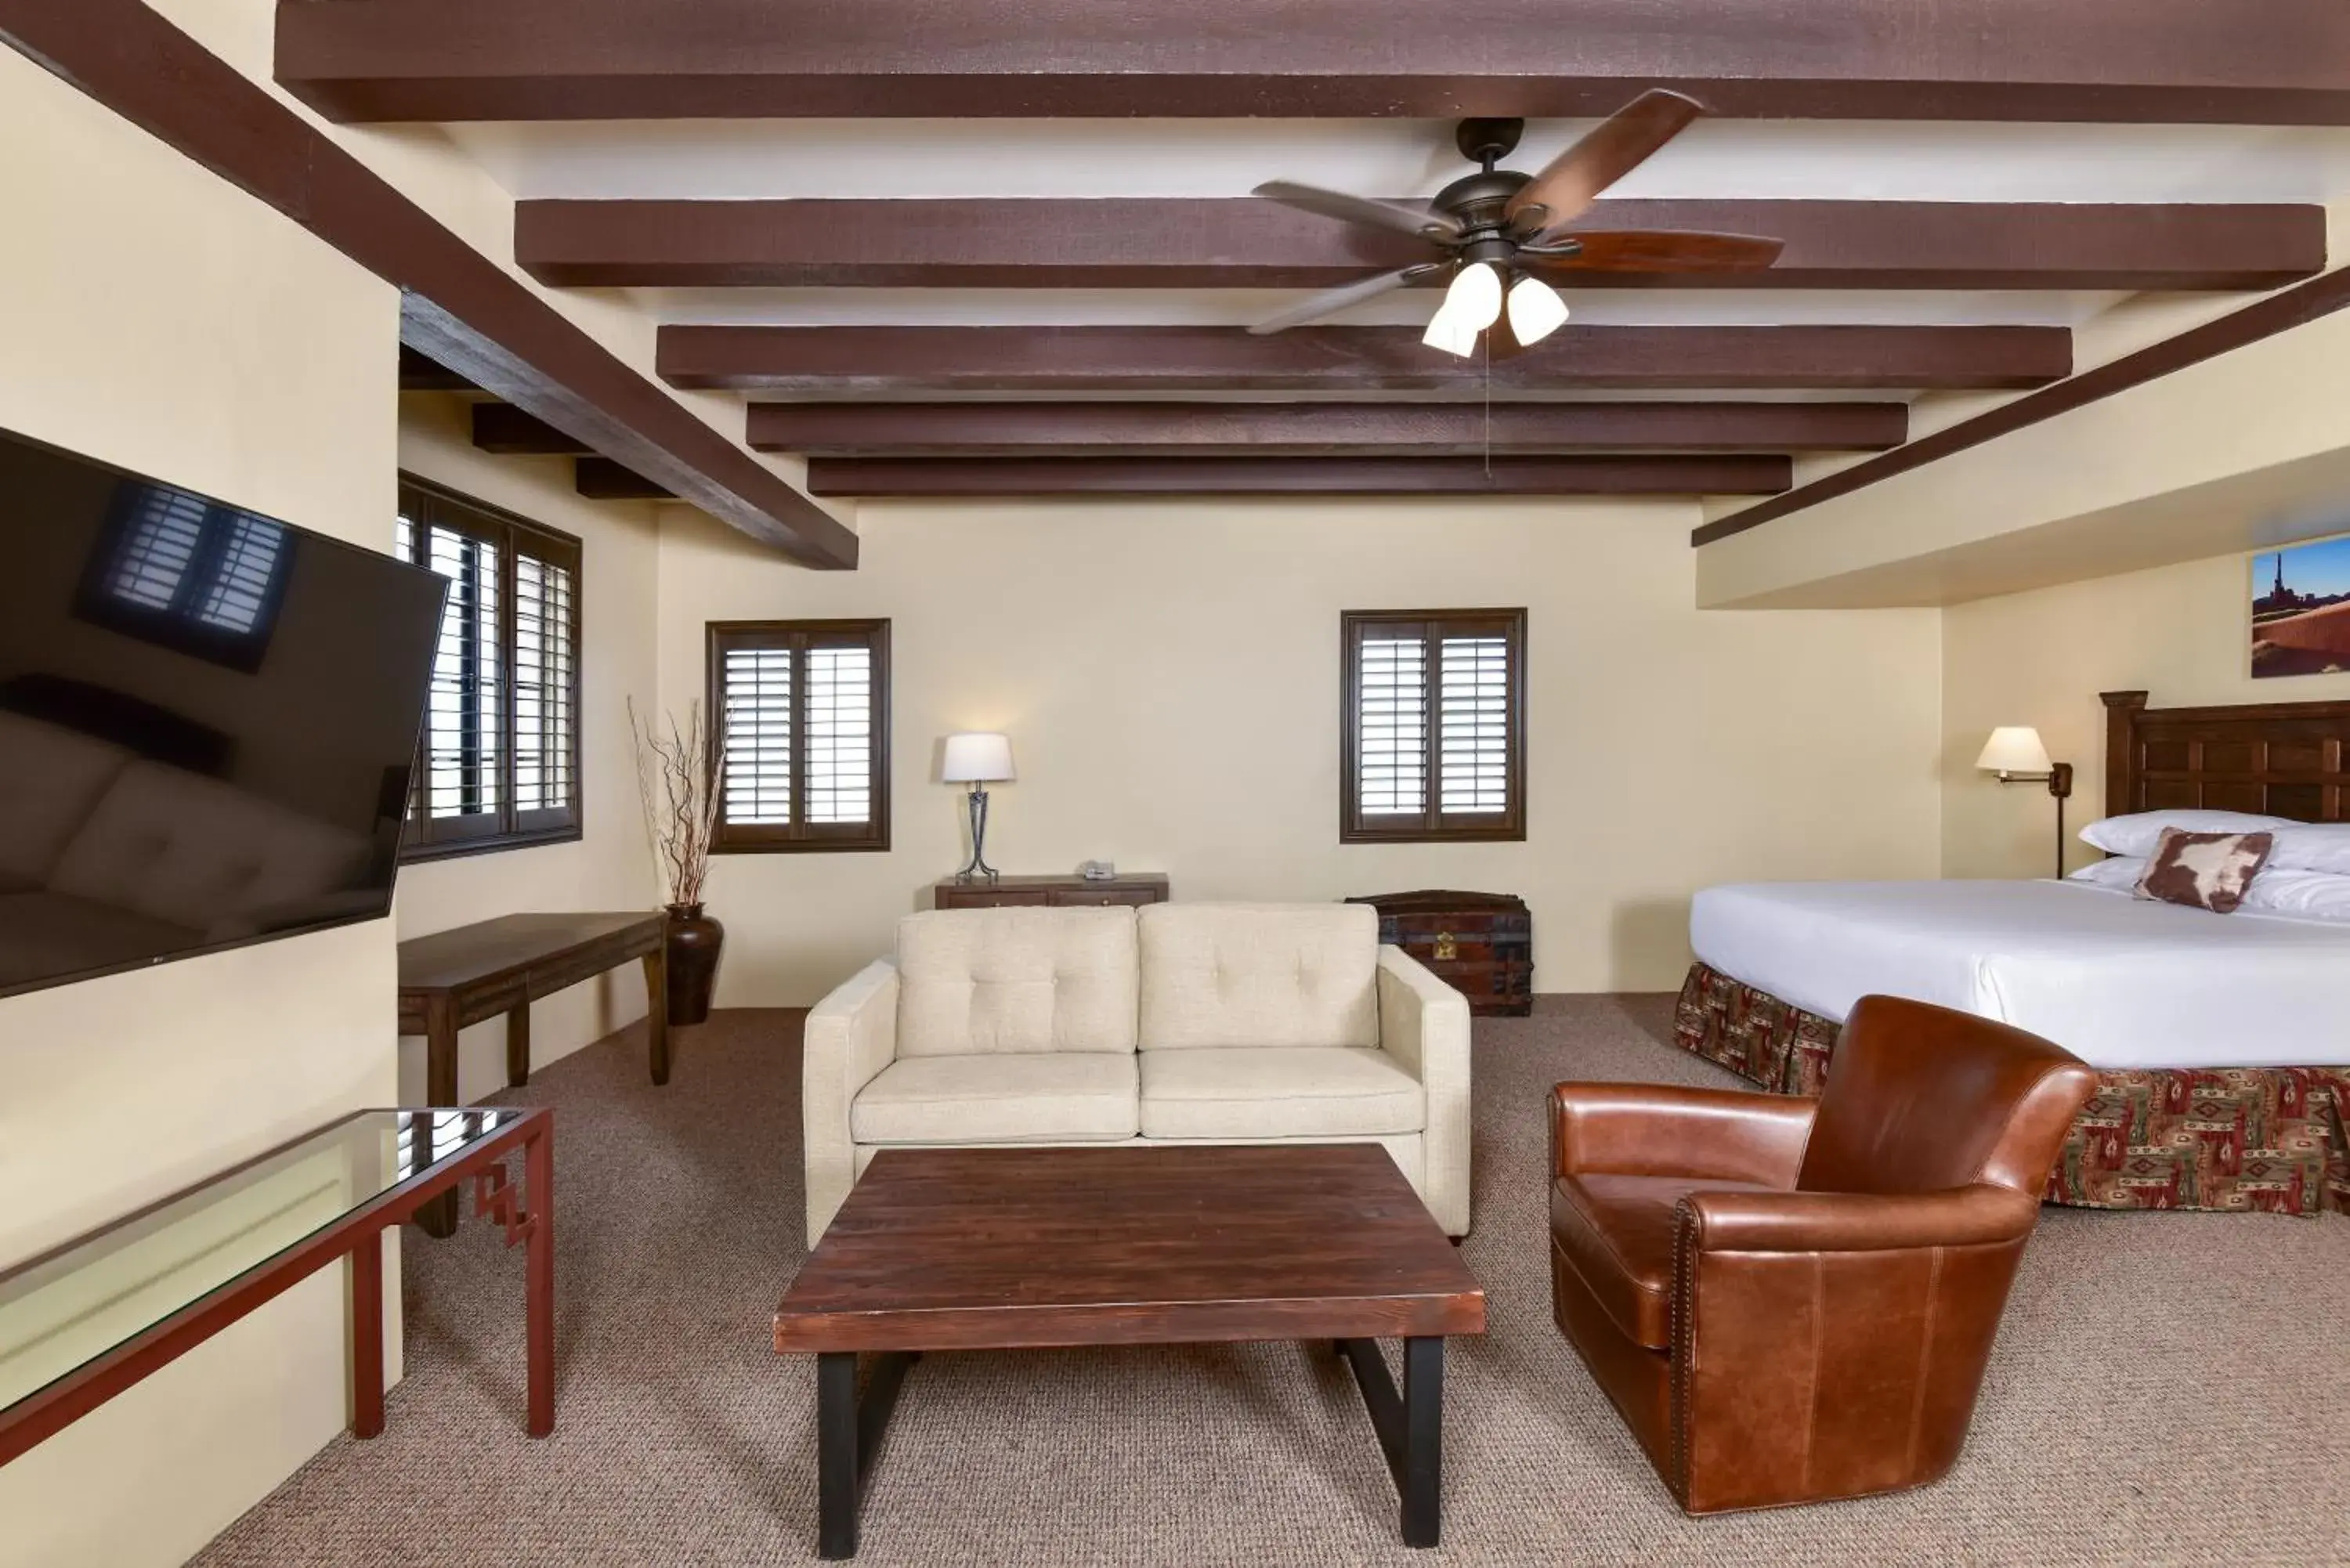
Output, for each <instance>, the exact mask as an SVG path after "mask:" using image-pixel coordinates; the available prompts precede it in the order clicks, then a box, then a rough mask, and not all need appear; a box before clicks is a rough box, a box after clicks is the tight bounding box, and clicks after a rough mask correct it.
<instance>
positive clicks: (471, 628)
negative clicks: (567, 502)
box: [393, 481, 580, 857]
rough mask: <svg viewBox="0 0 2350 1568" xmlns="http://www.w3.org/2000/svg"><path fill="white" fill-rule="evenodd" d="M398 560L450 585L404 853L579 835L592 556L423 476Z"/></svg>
mask: <svg viewBox="0 0 2350 1568" xmlns="http://www.w3.org/2000/svg"><path fill="white" fill-rule="evenodd" d="M393 552H394V553H395V554H396V555H398V556H400V558H401V559H403V560H408V561H412V562H414V563H415V564H417V565H419V566H425V567H428V568H430V569H431V570H432V571H434V572H437V573H439V574H440V575H441V576H442V577H444V578H446V579H448V583H449V589H448V597H447V598H446V599H445V601H444V603H443V606H442V613H441V631H440V636H439V639H438V640H437V641H436V643H435V645H434V649H433V659H432V683H431V687H430V690H429V693H428V696H427V698H426V709H425V720H424V735H423V742H422V754H421V766H420V768H419V770H418V776H417V780H416V785H415V787H414V789H413V790H411V796H410V808H409V833H408V838H407V841H406V843H405V845H404V846H403V853H405V854H407V855H409V856H410V857H432V856H434V855H442V854H451V853H456V852H461V851H463V850H469V849H480V848H497V847H501V846H505V845H508V844H530V843H541V842H546V841H547V840H549V839H555V838H568V837H576V836H577V833H578V824H579V745H580V737H579V566H580V547H579V542H578V541H577V539H574V538H571V537H570V536H569V535H563V534H557V533H556V532H554V531H553V530H551V529H542V528H540V527H538V526H537V525H536V524H532V523H528V522H526V521H525V520H523V519H521V518H518V517H513V516H509V515H508V514H504V513H502V512H497V511H494V510H493V509H491V508H489V507H486V506H484V505H482V504H479V503H476V502H471V501H467V500H465V499H464V498H463V497H462V496H457V495H453V494H451V493H446V492H442V491H440V490H437V489H434V488H432V487H430V486H427V485H424V484H421V483H417V482H414V481H407V482H403V483H402V484H401V485H400V516H399V520H398V523H397V525H396V527H395V529H394V533H393Z"/></svg>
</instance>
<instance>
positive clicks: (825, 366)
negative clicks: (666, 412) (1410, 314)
mask: <svg viewBox="0 0 2350 1568" xmlns="http://www.w3.org/2000/svg"><path fill="white" fill-rule="evenodd" d="M656 360H657V362H658V365H659V369H660V374H661V375H662V377H663V378H665V379H667V380H668V381H669V382H670V384H671V385H672V386H677V387H701V388H712V387H714V388H733V389H739V390H744V391H755V392H768V393H775V394H782V395H785V396H789V397H793V398H801V399H817V398H868V399H904V398H920V397H926V396H936V395H939V394H941V393H948V394H962V393H1007V392H1012V393H1028V392H1155V393H1159V394H1161V395H1168V396H1174V395H1180V394H1184V393H1195V392H1216V391H1225V392H1232V391H1238V392H1339V393H1347V392H1352V393H1367V392H1379V391H1440V390H1451V391H1455V392H1459V393H1463V394H1468V393H1474V392H1477V391H1480V390H1482V389H1483V388H1484V387H1485V385H1486V367H1485V365H1484V364H1483V362H1482V360H1476V359H1458V358H1453V357H1452V356H1451V355H1449V354H1444V353H1440V352H1439V351H1437V350H1436V349H1433V348H1428V347H1427V346H1426V345H1424V344H1423V343H1421V342H1420V333H1419V328H1417V327H1298V328H1296V329H1295V330H1293V331H1289V332H1283V333H1278V334H1275V335H1274V336H1272V337H1250V336H1249V335H1248V334H1247V333H1245V332H1243V331H1241V330H1240V329H1238V328H1237V327H716V326H671V327H662V328H661V330H660V344H659V347H658V348H657V350H656ZM2072 368H2073V338H2072V334H2071V333H2070V332H2069V331H2067V330H2066V329H2064V327H1846V326H1829V327H1587V326H1583V325H1581V324H1577V323H1570V324H1569V325H1567V326H1565V327H1561V328H1560V329H1559V330H1558V331H1557V332H1556V333H1555V334H1553V335H1552V336H1551V337H1548V338H1546V339H1544V341H1543V343H1542V344H1541V345H1540V346H1538V347H1537V348H1533V349H1530V350H1528V351H1527V352H1525V353H1523V354H1520V355H1517V356H1514V357H1512V358H1503V359H1498V360H1496V361H1494V363H1493V365H1492V389H1493V390H1494V391H1496V392H1499V393H1502V394H1504V395H1513V394H1522V393H1525V392H1538V391H1543V390H1546V389H1581V388H1600V389H1654V388H1662V389H1689V388H1712V389H1732V390H1743V389H1821V388H2024V387H2038V386H2043V385H2045V384H2046V383H2048V382H2050V381H2053V380H2056V379H2059V378H2061V377H2063V376H2064V375H2066V374H2068V373H2069V372H2070V371H2071V369H2072Z"/></svg>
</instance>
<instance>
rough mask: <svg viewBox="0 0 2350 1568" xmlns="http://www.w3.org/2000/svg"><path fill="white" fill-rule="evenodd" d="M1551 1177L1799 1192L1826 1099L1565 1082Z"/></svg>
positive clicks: (1556, 1104)
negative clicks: (1674, 1179)
mask: <svg viewBox="0 0 2350 1568" xmlns="http://www.w3.org/2000/svg"><path fill="white" fill-rule="evenodd" d="M1550 1106H1551V1117H1550V1132H1551V1137H1550V1173H1551V1175H1553V1176H1555V1177H1556V1176H1572V1175H1574V1174H1575V1173H1576V1172H1578V1171H1591V1172H1605V1173H1606V1174H1607V1175H1610V1176H1684V1177H1694V1178H1697V1179H1703V1180H1709V1181H1752V1182H1759V1183H1761V1184H1762V1185H1763V1186H1765V1187H1793V1186H1794V1185H1795V1175H1796V1172H1797V1171H1799V1170H1801V1169H1802V1168H1803V1164H1804V1145H1805V1144H1806V1143H1808V1142H1809V1141H1810V1139H1811V1136H1812V1114H1813V1112H1814V1110H1816V1109H1817V1108H1818V1106H1819V1102H1818V1101H1817V1100H1808V1099H1797V1098H1794V1097H1792V1096H1786V1095H1766V1094H1763V1093H1762V1092H1760V1091H1758V1090H1751V1089H1700V1088H1684V1087H1682V1086H1681V1085H1676V1084H1561V1085H1558V1086H1557V1087H1556V1088H1555V1089H1553V1090H1552V1091H1551V1096H1550Z"/></svg>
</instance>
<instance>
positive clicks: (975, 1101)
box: [848, 1051, 1135, 1143]
mask: <svg viewBox="0 0 2350 1568" xmlns="http://www.w3.org/2000/svg"><path fill="white" fill-rule="evenodd" d="M1134 1062H1135V1059H1134V1057H1133V1056H1131V1055H1118V1056H1113V1055H1110V1054H1107V1052H1100V1051H1053V1052H1038V1053H1035V1054H1017V1053H1012V1052H1003V1051H993V1052H989V1053H986V1054H983V1055H974V1056H913V1057H904V1058H900V1059H899V1060H898V1061H895V1062H892V1063H890V1064H889V1065H888V1066H887V1067H884V1068H883V1069H881V1072H880V1074H879V1075H878V1076H876V1077H875V1078H874V1080H873V1081H872V1082H871V1083H869V1084H868V1085H865V1087H864V1088H863V1089H861V1090H860V1091H858V1096H857V1099H856V1101H855V1102H854V1103H853V1104H852V1105H851V1106H849V1111H848V1128H849V1133H850V1136H851V1137H855V1138H856V1140H857V1141H858V1143H1066V1142H1069V1141H1072V1140H1076V1141H1079V1142H1084V1141H1089V1140H1093V1139H1108V1138H1128V1137H1133V1136H1134V1134H1135V1105H1134V1092H1135V1073H1134Z"/></svg>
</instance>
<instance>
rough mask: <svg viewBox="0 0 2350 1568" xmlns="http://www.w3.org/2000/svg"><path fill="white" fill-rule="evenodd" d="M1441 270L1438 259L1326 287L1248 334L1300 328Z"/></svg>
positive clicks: (1260, 334)
mask: <svg viewBox="0 0 2350 1568" xmlns="http://www.w3.org/2000/svg"><path fill="white" fill-rule="evenodd" d="M1443 270H1444V264H1443V263H1441V262H1422V263H1421V264H1420V265H1418V266H1406V267H1398V268H1397V269H1396V270H1395V271H1393V272H1383V273H1381V274H1379V275H1378V276H1377V277H1367V278H1365V279H1363V281H1362V282H1360V283H1350V284H1347V286H1345V287H1343V288H1326V289H1324V290H1323V291H1322V292H1321V293H1319V294H1315V295H1309V296H1306V297H1305V298H1304V299H1302V300H1299V301H1298V302H1297V303H1296V304H1295V305H1293V306H1290V307H1289V308H1288V309H1287V310H1284V311H1283V312H1281V314H1279V315H1278V316H1268V317H1265V318H1264V319H1263V321H1260V322H1258V323H1257V324H1256V325H1255V326H1253V327H1250V328H1249V335H1250V336H1251V337H1264V336H1266V335H1267V334H1268V333H1274V332H1282V331H1286V330H1287V329H1288V328H1290V327H1303V326H1304V325H1305V323H1307V322H1309V321H1319V320H1320V319H1322V317H1326V316H1335V315H1336V314H1337V313H1338V312H1339V311H1341V310H1344V309H1346V308H1347V306H1350V305H1355V304H1358V303H1360V302H1361V301H1363V300H1366V299H1377V298H1378V296H1380V295H1383V294H1391V293H1393V292H1394V291H1395V290H1397V289H1399V288H1401V287H1403V286H1405V285H1406V284H1410V283H1417V282H1419V280H1420V279H1421V278H1423V277H1428V276H1430V275H1434V274H1436V273H1440V272H1442V271H1443Z"/></svg>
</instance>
